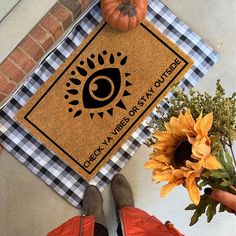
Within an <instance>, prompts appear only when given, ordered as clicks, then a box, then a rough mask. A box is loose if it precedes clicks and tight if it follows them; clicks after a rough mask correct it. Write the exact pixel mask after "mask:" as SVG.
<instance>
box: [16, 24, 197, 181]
mask: <svg viewBox="0 0 236 236" xmlns="http://www.w3.org/2000/svg"><path fill="white" fill-rule="evenodd" d="M192 64H193V62H192V60H191V59H190V57H189V56H187V55H186V54H184V53H183V52H182V51H181V50H180V49H179V48H178V47H177V46H175V45H174V44H173V43H172V42H171V41H170V40H169V39H167V38H166V37H165V36H164V35H162V34H161V33H160V32H159V31H158V30H157V29H156V28H155V27H154V26H153V25H151V24H150V23H149V22H148V21H145V22H144V23H142V24H141V25H140V26H139V27H138V28H137V29H135V30H133V31H129V32H126V33H121V32H118V31H115V30H113V29H111V28H110V27H109V26H108V25H107V24H106V23H104V22H102V23H101V24H100V25H99V26H98V27H97V28H96V29H95V30H94V32H93V33H92V34H90V36H89V37H88V38H87V39H86V40H85V41H84V42H83V43H82V45H81V46H80V47H78V48H77V49H76V50H75V51H74V52H73V53H72V55H71V56H70V57H69V58H68V59H67V60H66V62H65V63H64V64H62V65H61V66H60V67H59V69H58V70H57V71H56V72H55V73H54V74H53V75H52V77H51V78H50V79H49V80H48V81H47V82H46V83H45V84H44V85H43V86H42V87H41V88H40V89H39V91H38V92H37V93H36V94H35V95H34V96H33V97H32V99H30V101H29V102H28V103H27V104H26V105H25V106H24V107H23V108H22V109H21V110H20V112H19V113H18V114H17V120H18V121H19V122H20V123H21V124H22V125H23V126H24V127H26V128H27V129H28V130H29V131H30V132H31V133H32V134H33V135H35V136H36V137H37V138H38V139H39V140H41V141H42V142H44V143H45V144H46V145H47V146H48V147H49V148H51V150H53V151H54V152H55V153H57V154H58V155H59V156H60V157H61V158H62V159H63V160H64V161H65V162H66V163H67V164H68V165H69V166H70V167H71V168H72V169H74V170H75V171H76V172H77V173H78V174H79V175H81V176H83V177H84V178H85V179H86V180H90V179H91V178H92V177H93V176H94V175H95V174H96V173H97V172H98V171H99V170H100V169H101V167H102V166H103V165H104V164H105V162H107V161H108V160H109V159H110V157H111V156H112V155H114V154H115V153H116V152H117V150H118V149H119V148H120V147H121V145H122V143H123V142H125V141H126V140H127V139H128V138H129V136H130V135H131V134H132V133H133V132H134V130H135V129H136V128H137V127H138V126H139V125H140V123H141V122H142V121H143V120H144V119H145V117H146V116H147V115H148V114H149V113H150V112H151V111H152V110H153V108H154V107H155V106H156V105H157V103H158V102H159V101H160V100H161V98H163V96H164V95H165V94H166V93H167V92H168V91H169V90H170V88H171V87H170V86H171V85H172V84H173V83H175V82H177V81H179V80H180V79H181V78H183V76H184V74H185V73H186V72H187V71H188V70H189V69H190V68H191V67H192Z"/></svg>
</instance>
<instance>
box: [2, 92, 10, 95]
mask: <svg viewBox="0 0 236 236" xmlns="http://www.w3.org/2000/svg"><path fill="white" fill-rule="evenodd" d="M0 94H2V95H3V96H8V95H9V94H7V93H3V92H0Z"/></svg>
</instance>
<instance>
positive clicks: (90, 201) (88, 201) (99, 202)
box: [82, 185, 106, 226]
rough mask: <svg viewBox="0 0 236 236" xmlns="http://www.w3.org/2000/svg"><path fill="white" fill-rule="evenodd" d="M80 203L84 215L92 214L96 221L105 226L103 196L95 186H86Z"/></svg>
mask: <svg viewBox="0 0 236 236" xmlns="http://www.w3.org/2000/svg"><path fill="white" fill-rule="evenodd" d="M82 205H83V210H84V211H85V214H86V215H94V220H95V222H96V223H99V224H102V225H104V226H106V221H105V215H104V211H103V198H102V194H101V193H100V191H99V190H98V188H97V187H95V186H93V185H90V186H88V187H87V188H86V190H85V192H84V198H83V202H82Z"/></svg>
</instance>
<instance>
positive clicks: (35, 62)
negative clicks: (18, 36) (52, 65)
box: [17, 46, 37, 64]
mask: <svg viewBox="0 0 236 236" xmlns="http://www.w3.org/2000/svg"><path fill="white" fill-rule="evenodd" d="M17 48H19V49H20V50H21V51H22V52H24V53H25V54H26V55H27V56H28V57H29V58H30V59H31V60H33V62H34V64H37V61H36V60H34V58H33V57H31V55H30V54H29V53H28V52H26V51H25V50H24V48H22V47H21V46H18V47H17Z"/></svg>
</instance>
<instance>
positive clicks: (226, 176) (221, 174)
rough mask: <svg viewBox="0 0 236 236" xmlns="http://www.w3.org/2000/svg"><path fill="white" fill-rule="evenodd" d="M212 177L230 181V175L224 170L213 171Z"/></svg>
mask: <svg viewBox="0 0 236 236" xmlns="http://www.w3.org/2000/svg"><path fill="white" fill-rule="evenodd" d="M211 172H212V173H211V177H213V178H216V179H229V178H230V176H229V173H228V172H226V171H223V170H213V171H211Z"/></svg>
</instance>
